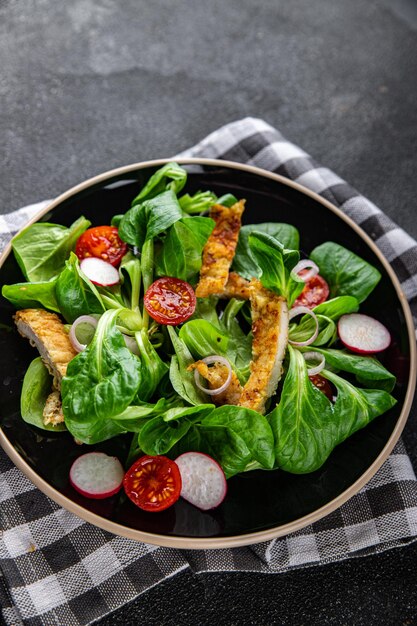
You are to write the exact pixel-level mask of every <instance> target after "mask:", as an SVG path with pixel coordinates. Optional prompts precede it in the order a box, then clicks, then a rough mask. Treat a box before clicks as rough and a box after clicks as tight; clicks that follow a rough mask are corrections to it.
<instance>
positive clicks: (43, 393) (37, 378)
mask: <svg viewBox="0 0 417 626" xmlns="http://www.w3.org/2000/svg"><path fill="white" fill-rule="evenodd" d="M51 391H52V376H51V375H50V374H49V372H48V370H47V369H46V367H45V365H44V364H43V361H42V359H41V357H40V356H39V357H37V358H36V359H34V360H33V361H32V363H31V364H30V365H29V367H28V369H27V370H26V374H25V377H24V379H23V385H22V393H21V396H20V413H21V415H22V419H23V420H24V421H25V422H26V423H27V424H32V425H33V426H37V427H38V428H42V429H43V430H49V431H54V432H59V431H63V430H66V427H65V424H57V425H56V426H54V425H53V424H44V422H43V410H44V408H45V402H46V399H47V397H48V396H49V394H50V393H51Z"/></svg>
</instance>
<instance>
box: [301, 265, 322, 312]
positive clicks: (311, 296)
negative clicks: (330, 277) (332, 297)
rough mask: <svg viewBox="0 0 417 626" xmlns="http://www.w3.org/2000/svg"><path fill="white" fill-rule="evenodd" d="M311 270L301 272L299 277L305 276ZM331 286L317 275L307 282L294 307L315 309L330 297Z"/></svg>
mask: <svg viewBox="0 0 417 626" xmlns="http://www.w3.org/2000/svg"><path fill="white" fill-rule="evenodd" d="M308 271H309V270H301V271H300V272H299V276H301V277H302V276H303V274H305V273H306V272H308ZM329 293H330V291H329V285H328V284H327V283H326V281H325V280H324V278H323V277H322V276H320V274H316V275H315V276H313V277H312V278H310V279H309V280H307V281H306V284H305V287H304V289H303V291H302V292H301V293H300V295H299V296H298V298H297V300H296V301H295V302H294V306H306V307H308V308H309V309H314V307H315V306H317V305H318V304H321V303H322V302H324V301H325V300H327V298H328V297H329Z"/></svg>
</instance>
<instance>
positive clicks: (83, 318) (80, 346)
mask: <svg viewBox="0 0 417 626" xmlns="http://www.w3.org/2000/svg"><path fill="white" fill-rule="evenodd" d="M80 324H90V326H92V327H93V328H97V320H96V318H95V317H93V316H92V315H80V317H77V319H76V320H75V322H73V323H72V325H71V328H70V331H69V338H70V341H71V343H72V345H73V347H74V348H75V350H77V352H82V351H83V350H85V349H86V347H87V344H86V343H80V342H79V341H78V339H77V334H76V330H77V326H79V325H80Z"/></svg>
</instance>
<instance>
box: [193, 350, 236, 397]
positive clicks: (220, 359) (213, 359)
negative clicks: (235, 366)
mask: <svg viewBox="0 0 417 626" xmlns="http://www.w3.org/2000/svg"><path fill="white" fill-rule="evenodd" d="M201 360H202V361H203V363H206V365H214V364H215V363H221V364H222V365H225V366H226V367H227V369H228V373H227V377H226V380H225V381H224V383H223V384H222V385H221V386H220V387H217V388H216V389H209V388H208V387H204V386H203V385H202V384H201V383H200V374H199V372H198V371H197V370H194V380H195V384H196V386H197V387H198V388H199V389H200V390H201V391H204V393H206V394H207V395H209V396H217V395H218V394H219V393H222V392H223V391H225V389H227V388H228V386H229V385H230V381H231V380H232V366H231V365H230V363H229V361H228V360H227V359H226V358H225V357H224V356H218V355H213V356H206V357H204V359H201Z"/></svg>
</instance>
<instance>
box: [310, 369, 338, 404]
mask: <svg viewBox="0 0 417 626" xmlns="http://www.w3.org/2000/svg"><path fill="white" fill-rule="evenodd" d="M310 381H311V382H312V383H313V385H314V386H315V387H317V389H320V391H322V392H323V393H324V395H325V396H327V397H328V398H329V400H332V399H333V396H334V393H333V389H332V386H331V384H330V383H329V381H328V380H327V379H326V378H324V376H320V374H315V375H314V376H310Z"/></svg>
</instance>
